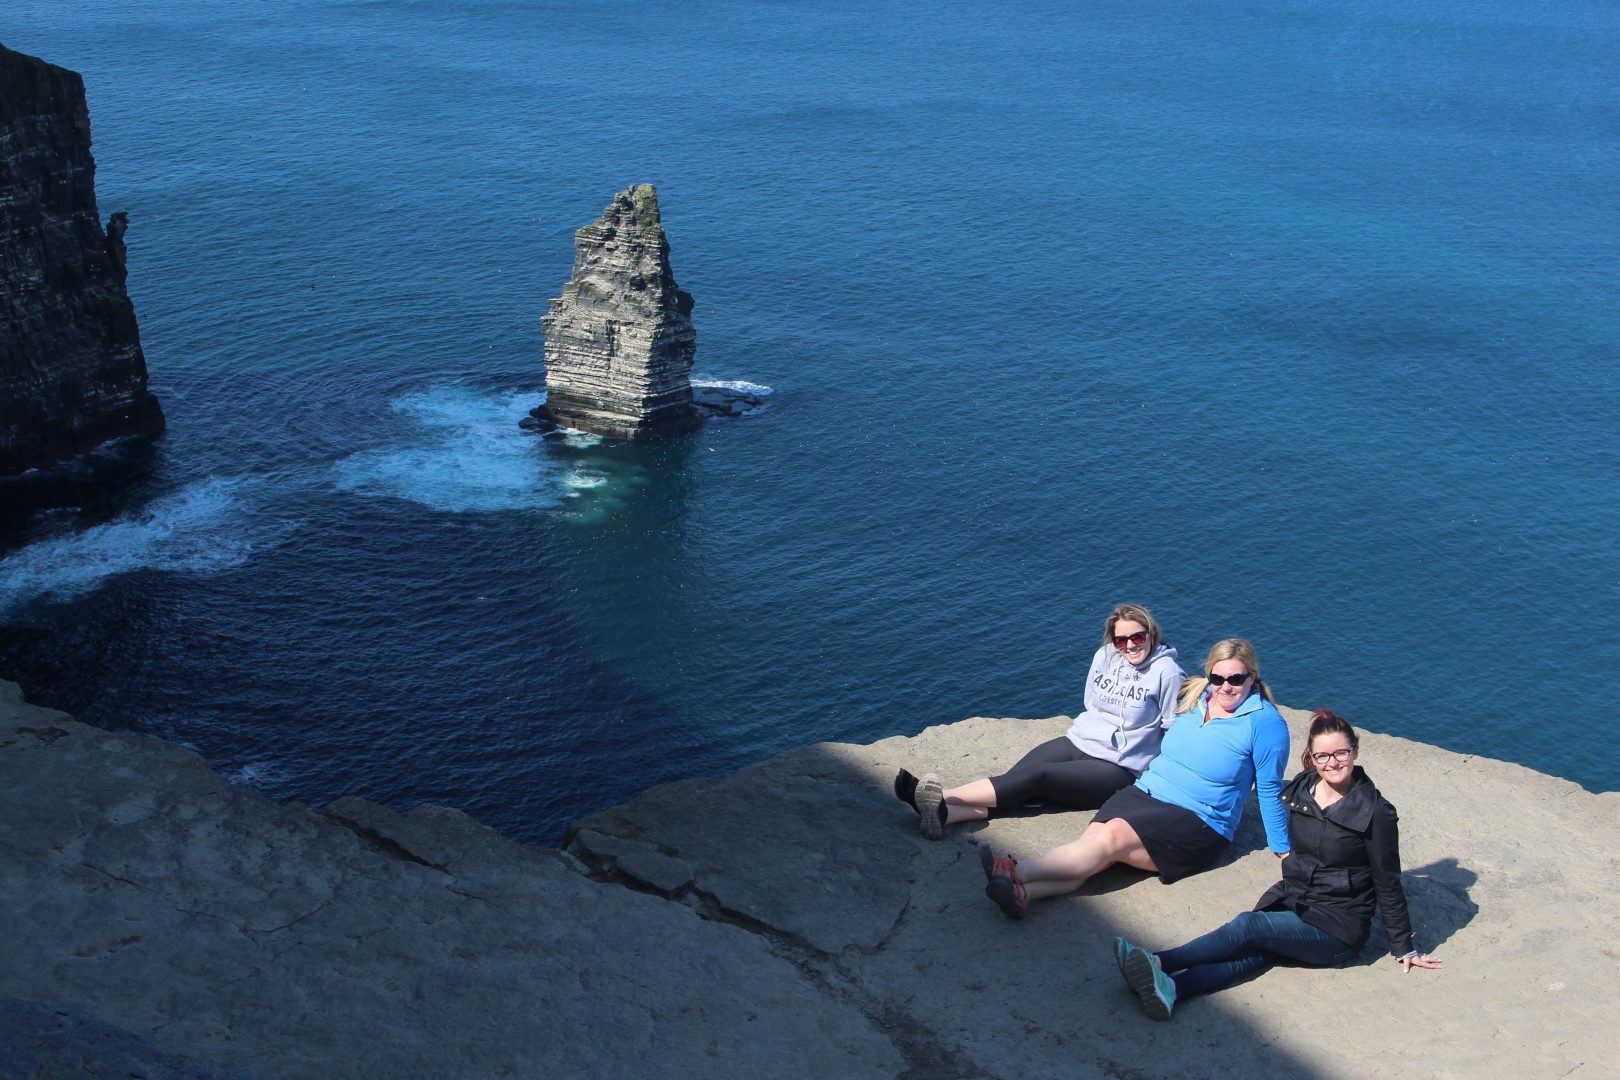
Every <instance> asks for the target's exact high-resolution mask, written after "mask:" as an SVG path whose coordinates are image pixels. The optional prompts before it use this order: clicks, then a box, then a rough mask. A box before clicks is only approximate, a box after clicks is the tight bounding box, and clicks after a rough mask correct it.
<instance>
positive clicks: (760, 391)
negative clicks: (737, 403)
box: [692, 375, 776, 397]
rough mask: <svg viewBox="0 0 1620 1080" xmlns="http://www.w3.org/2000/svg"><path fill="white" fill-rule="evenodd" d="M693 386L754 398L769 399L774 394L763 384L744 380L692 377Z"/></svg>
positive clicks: (773, 391)
mask: <svg viewBox="0 0 1620 1080" xmlns="http://www.w3.org/2000/svg"><path fill="white" fill-rule="evenodd" d="M692 385H693V386H712V387H714V388H715V389H717V390H735V391H737V392H738V393H742V394H753V395H754V396H755V397H770V396H771V395H772V394H774V393H776V390H775V389H774V388H772V387H769V386H766V385H764V384H763V383H756V382H749V381H747V380H746V379H711V378H709V377H708V376H706V375H694V376H692Z"/></svg>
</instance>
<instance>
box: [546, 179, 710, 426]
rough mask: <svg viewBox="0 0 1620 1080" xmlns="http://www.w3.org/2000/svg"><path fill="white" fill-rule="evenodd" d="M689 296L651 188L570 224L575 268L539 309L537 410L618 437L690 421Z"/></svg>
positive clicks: (693, 418) (693, 417)
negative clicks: (542, 390)
mask: <svg viewBox="0 0 1620 1080" xmlns="http://www.w3.org/2000/svg"><path fill="white" fill-rule="evenodd" d="M691 315H692V297H691V296H690V295H689V294H687V293H685V292H682V291H681V290H680V289H679V288H677V287H676V285H675V274H674V272H673V271H672V270H671V269H670V265H669V241H668V240H666V239H665V237H664V227H663V225H662V223H661V222H660V220H659V217H658V192H657V190H656V189H655V188H654V187H653V186H652V185H651V184H637V185H635V186H633V187H630V188H626V189H625V190H624V191H621V192H619V193H618V194H617V195H615V196H614V197H613V201H612V202H611V203H609V204H608V208H607V210H606V211H604V212H603V214H602V216H601V217H600V218H598V219H597V220H596V221H594V222H592V223H591V224H589V225H587V226H585V227H584V228H583V229H580V230H579V231H578V232H576V233H575V234H574V273H573V276H572V277H570V278H569V279H568V284H566V285H564V286H563V292H562V296H560V297H558V298H557V299H555V300H552V301H551V309H550V311H548V312H547V313H546V314H545V315H543V316H541V318H540V325H541V326H542V327H543V328H544V329H545V336H546V346H545V356H546V403H545V404H544V405H542V406H540V408H538V409H536V410H534V415H535V416H536V417H538V418H540V419H542V420H549V421H551V422H553V423H555V424H558V425H560V426H562V427H568V428H574V429H576V430H579V431H589V432H593V433H595V434H597V435H606V436H608V437H610V438H615V439H653V438H658V437H661V436H665V435H677V434H681V433H683V432H687V431H691V430H692V429H693V428H695V427H697V426H698V424H699V422H700V417H701V414H700V413H699V412H698V411H697V410H696V409H694V408H693V407H692V384H691V381H690V379H691V374H692V356H693V354H694V353H695V352H696V351H697V332H696V331H695V330H693V328H692V318H691Z"/></svg>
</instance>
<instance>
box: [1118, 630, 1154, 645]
mask: <svg viewBox="0 0 1620 1080" xmlns="http://www.w3.org/2000/svg"><path fill="white" fill-rule="evenodd" d="M1145 641H1147V631H1146V630H1138V631H1137V632H1136V633H1134V634H1115V635H1114V648H1116V649H1121V650H1122V649H1124V648H1125V646H1127V645H1140V644H1142V643H1143V642H1145Z"/></svg>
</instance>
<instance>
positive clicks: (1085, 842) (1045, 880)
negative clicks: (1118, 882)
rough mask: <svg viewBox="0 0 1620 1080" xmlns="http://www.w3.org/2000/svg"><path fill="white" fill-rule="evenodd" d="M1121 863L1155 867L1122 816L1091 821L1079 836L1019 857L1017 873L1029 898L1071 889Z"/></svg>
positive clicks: (1071, 890)
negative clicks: (1030, 856)
mask: <svg viewBox="0 0 1620 1080" xmlns="http://www.w3.org/2000/svg"><path fill="white" fill-rule="evenodd" d="M1115 863H1125V864H1126V865H1128V866H1134V867H1136V868H1137V869H1138V870H1157V869H1158V867H1157V866H1155V865H1153V859H1152V857H1151V856H1149V855H1148V853H1147V848H1145V847H1143V846H1142V839H1141V837H1139V836H1137V835H1136V830H1135V829H1133V828H1131V825H1130V822H1128V821H1126V820H1125V819H1124V818H1114V819H1113V820H1112V821H1094V822H1092V823H1091V824H1090V825H1087V826H1086V831H1085V832H1083V833H1081V834H1080V839H1078V840H1071V841H1069V842H1068V843H1067V844H1062V845H1059V846H1058V847H1055V848H1053V849H1052V850H1051V851H1048V852H1047V853H1046V854H1045V855H1042V856H1040V857H1039V858H1035V859H1029V860H1027V861H1021V862H1020V863H1019V864H1018V877H1019V878H1020V879H1021V880H1022V881H1023V883H1024V885H1025V887H1026V888H1027V889H1028V890H1029V898H1030V899H1031V900H1042V899H1045V898H1046V897H1048V896H1061V895H1063V894H1064V893H1071V892H1073V891H1074V890H1076V889H1078V888H1079V887H1080V886H1082V885H1084V884H1085V883H1086V880H1087V879H1088V878H1090V877H1091V876H1092V875H1093V874H1095V873H1097V872H1098V871H1100V870H1105V869H1107V868H1108V867H1110V866H1112V865H1114V864H1115Z"/></svg>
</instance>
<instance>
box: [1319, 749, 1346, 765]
mask: <svg viewBox="0 0 1620 1080" xmlns="http://www.w3.org/2000/svg"><path fill="white" fill-rule="evenodd" d="M1354 753H1355V750H1354V749H1352V748H1351V747H1348V746H1347V747H1345V748H1344V749H1343V750H1329V751H1328V752H1327V753H1324V754H1312V755H1311V760H1312V761H1314V762H1316V763H1317V764H1318V765H1326V764H1327V763H1328V762H1330V761H1349V760H1350V758H1351V755H1353V754H1354Z"/></svg>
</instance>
